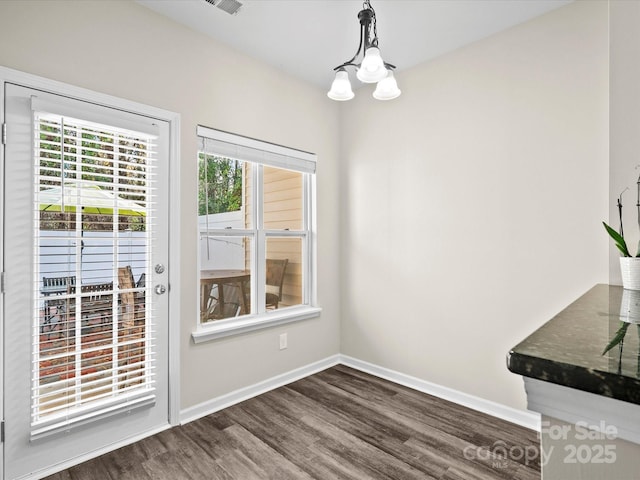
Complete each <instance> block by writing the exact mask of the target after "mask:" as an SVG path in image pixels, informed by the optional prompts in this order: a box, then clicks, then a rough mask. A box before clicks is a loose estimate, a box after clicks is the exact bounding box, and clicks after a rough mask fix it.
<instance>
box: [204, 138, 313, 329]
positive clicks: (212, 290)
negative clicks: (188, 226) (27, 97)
mask: <svg viewBox="0 0 640 480" xmlns="http://www.w3.org/2000/svg"><path fill="white" fill-rule="evenodd" d="M198 142H199V146H198V255H199V285H200V288H199V322H198V325H199V327H198V330H197V331H196V332H195V333H194V335H193V337H194V340H195V341H196V342H197V341H201V340H205V339H209V338H215V337H219V336H225V335H229V334H231V333H235V332H236V331H247V330H253V329H256V328H261V327H263V326H269V325H273V324H274V323H282V322H286V321H292V320H298V319H302V318H309V317H310V316H316V315H318V314H319V311H320V310H319V309H318V308H315V307H314V303H315V299H314V296H315V285H314V283H315V282H314V278H315V264H314V258H315V255H314V244H313V242H314V235H313V234H314V229H313V212H314V204H313V203H314V181H315V178H314V177H315V175H314V174H315V155H313V154H310V153H307V152H302V151H299V150H293V149H290V148H286V147H281V146H279V145H273V144H269V143H266V142H261V141H258V140H254V139H249V138H246V137H241V136H238V135H233V134H230V133H226V132H221V131H219V130H213V129H210V128H206V127H198Z"/></svg>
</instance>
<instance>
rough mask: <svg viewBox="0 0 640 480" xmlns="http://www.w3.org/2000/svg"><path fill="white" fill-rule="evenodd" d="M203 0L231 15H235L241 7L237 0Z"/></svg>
mask: <svg viewBox="0 0 640 480" xmlns="http://www.w3.org/2000/svg"><path fill="white" fill-rule="evenodd" d="M205 2H208V3H210V4H211V5H215V6H216V7H218V8H219V9H220V10H223V11H225V12H227V13H229V14H231V15H235V14H236V13H238V11H239V10H240V7H242V4H241V3H240V2H238V0H205Z"/></svg>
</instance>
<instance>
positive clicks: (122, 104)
mask: <svg viewBox="0 0 640 480" xmlns="http://www.w3.org/2000/svg"><path fill="white" fill-rule="evenodd" d="M7 83H12V84H16V85H20V86H23V87H27V88H33V89H37V90H43V91H46V92H49V93H52V94H56V95H62V96H66V97H70V98H73V99H76V100H81V101H84V102H88V103H93V104H97V105H101V106H105V107H110V108H115V109H119V110H124V111H127V112H131V113H135V114H139V115H144V116H147V117H152V118H156V119H158V120H162V121H165V122H167V123H168V124H169V185H168V188H169V198H170V201H169V212H168V213H169V239H168V240H169V278H168V283H169V285H168V289H167V294H168V295H169V298H168V301H169V332H168V333H169V345H168V349H169V358H168V362H169V367H168V368H169V379H168V396H169V398H168V400H169V411H168V412H167V413H168V418H167V421H168V423H169V424H170V425H171V426H176V425H178V424H179V423H180V322H179V318H180V269H179V265H180V262H179V258H180V168H179V165H180V114H178V113H175V112H171V111H168V110H164V109H160V108H157V107H152V106H149V105H145V104H142V103H137V102H133V101H130V100H125V99H122V98H118V97H114V96H112V95H107V94H104V93H99V92H95V91H92V90H89V89H85V88H82V87H76V86H73V85H69V84H67V83H63V82H59V81H56V80H50V79H47V78H44V77H40V76H37V75H32V74H29V73H24V72H21V71H18V70H13V69H10V68H6V67H2V66H0V126H4V124H5V118H4V116H5V84H7ZM8 133H9V134H10V132H8ZM0 146H1V147H2V148H0V184H1V185H3V186H4V171H5V148H4V144H2V145H0ZM3 190H4V188H3ZM5 201H6V200H5V199H4V195H0V224H1V225H2V231H1V232H0V272H4V258H5V250H4V227H5V224H4V220H5V219H4V208H5V206H6V204H5ZM3 287H4V285H3ZM4 321H5V319H4V289H3V290H2V292H1V294H0V345H3V346H4V336H3V332H4ZM3 351H4V348H3ZM4 377H5V371H4V353H2V354H1V355H0V415H1V416H2V418H1V419H0V420H2V421H4V419H5V411H4ZM137 440H140V438H130V439H128V440H126V441H125V442H123V445H125V444H128V443H132V442H134V441H137ZM123 445H110V446H109V447H107V448H105V449H104V451H94V452H91V453H90V454H88V455H87V456H86V457H87V458H82V457H81V458H77V459H74V464H75V463H77V461H84V460H88V459H89V458H91V457H95V456H98V455H101V454H103V453H106V452H107V451H110V450H113V449H114V448H119V447H120V446H123ZM52 467H53V466H52ZM55 467H56V468H55V470H56V471H57V470H60V467H65V466H64V465H59V464H58V465H56V466H55ZM51 473H53V471H52V472H51ZM3 475H4V443H3V444H2V449H1V451H0V478H2V477H3Z"/></svg>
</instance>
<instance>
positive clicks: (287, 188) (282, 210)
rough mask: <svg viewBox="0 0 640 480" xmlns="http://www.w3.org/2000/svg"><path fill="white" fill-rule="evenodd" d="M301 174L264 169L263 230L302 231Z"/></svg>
mask: <svg viewBox="0 0 640 480" xmlns="http://www.w3.org/2000/svg"><path fill="white" fill-rule="evenodd" d="M303 175H304V174H303V173H300V172H294V171H291V170H284V169H282V168H275V167H267V166H265V167H264V198H263V201H264V228H266V229H267V230H284V229H289V230H302V228H303V205H304V203H303V200H302V199H303V188H302V185H303V183H302V179H303Z"/></svg>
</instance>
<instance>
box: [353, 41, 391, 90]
mask: <svg viewBox="0 0 640 480" xmlns="http://www.w3.org/2000/svg"><path fill="white" fill-rule="evenodd" d="M356 76H357V77H358V80H360V81H361V82H364V83H376V82H379V81H380V80H382V79H383V78H385V77H386V76H387V69H386V68H385V67H384V62H383V61H382V57H381V56H380V50H379V49H377V48H376V47H369V48H367V51H366V52H365V53H364V58H363V59H362V64H361V65H360V68H359V69H358V72H357V73H356Z"/></svg>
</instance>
